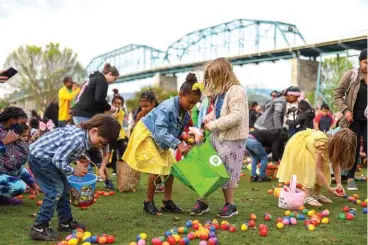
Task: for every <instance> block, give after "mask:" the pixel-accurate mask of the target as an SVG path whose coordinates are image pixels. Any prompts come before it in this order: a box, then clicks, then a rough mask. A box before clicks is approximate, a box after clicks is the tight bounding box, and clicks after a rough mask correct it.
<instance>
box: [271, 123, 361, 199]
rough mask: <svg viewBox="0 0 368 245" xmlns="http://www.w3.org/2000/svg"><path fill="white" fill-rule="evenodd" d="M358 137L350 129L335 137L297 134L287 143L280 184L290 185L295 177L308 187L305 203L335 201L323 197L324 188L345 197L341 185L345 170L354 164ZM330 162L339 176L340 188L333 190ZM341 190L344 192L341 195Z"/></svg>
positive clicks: (339, 132)
mask: <svg viewBox="0 0 368 245" xmlns="http://www.w3.org/2000/svg"><path fill="white" fill-rule="evenodd" d="M355 149H356V135H355V134H354V133H353V132H352V131H351V130H350V129H341V130H340V131H338V132H337V133H335V134H334V135H327V134H326V133H324V132H321V131H316V130H311V129H307V130H304V131H301V132H299V133H297V134H295V135H294V136H293V137H292V138H291V139H290V140H289V142H288V143H287V145H286V148H285V152H284V155H283V157H282V160H281V163H280V167H279V170H278V173H277V177H278V178H279V182H287V181H289V180H290V178H291V176H292V175H296V176H297V180H298V182H299V183H301V184H303V185H304V187H305V200H304V203H305V204H308V205H311V206H321V205H322V204H321V203H332V201H331V200H330V199H329V198H327V197H325V196H323V195H321V194H320V192H321V188H322V186H324V187H325V188H326V189H327V190H328V191H329V192H330V193H332V194H335V195H337V196H342V195H344V194H345V190H344V188H343V187H342V185H341V174H340V173H341V170H347V169H351V167H352V166H353V164H354V159H355ZM330 162H331V164H332V169H333V173H334V175H335V176H336V183H337V185H336V187H331V186H330V182H331V173H330ZM339 190H340V191H339Z"/></svg>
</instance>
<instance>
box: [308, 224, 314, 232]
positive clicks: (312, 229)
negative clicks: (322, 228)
mask: <svg viewBox="0 0 368 245" xmlns="http://www.w3.org/2000/svg"><path fill="white" fill-rule="evenodd" d="M315 229H316V227H315V226H314V225H308V230H309V231H314V230H315Z"/></svg>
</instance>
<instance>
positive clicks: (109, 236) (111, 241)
mask: <svg viewBox="0 0 368 245" xmlns="http://www.w3.org/2000/svg"><path fill="white" fill-rule="evenodd" d="M106 242H107V243H109V244H111V243H114V242H115V237H114V236H111V235H108V236H107V237H106Z"/></svg>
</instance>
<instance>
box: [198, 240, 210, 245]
mask: <svg viewBox="0 0 368 245" xmlns="http://www.w3.org/2000/svg"><path fill="white" fill-rule="evenodd" d="M199 245H208V244H207V242H206V241H200V242H199Z"/></svg>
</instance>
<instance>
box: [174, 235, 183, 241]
mask: <svg viewBox="0 0 368 245" xmlns="http://www.w3.org/2000/svg"><path fill="white" fill-rule="evenodd" d="M173 237H174V238H175V241H176V242H178V241H179V240H180V238H181V237H180V236H179V235H173Z"/></svg>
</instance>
